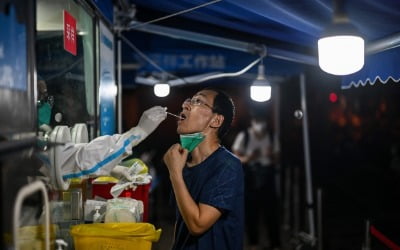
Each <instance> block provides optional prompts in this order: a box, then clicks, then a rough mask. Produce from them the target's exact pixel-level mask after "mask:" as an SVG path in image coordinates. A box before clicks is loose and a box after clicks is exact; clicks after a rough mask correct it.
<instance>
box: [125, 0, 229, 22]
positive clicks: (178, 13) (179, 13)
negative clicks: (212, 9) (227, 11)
mask: <svg viewBox="0 0 400 250" xmlns="http://www.w3.org/2000/svg"><path fill="white" fill-rule="evenodd" d="M220 1H222V0H214V1H210V2H207V3H203V4H201V5H198V6H195V7H193V8H190V9H186V10H182V11H179V12H176V13H172V14H171V15H167V16H164V17H160V18H157V19H154V20H151V21H148V22H145V23H140V24H137V25H133V26H131V27H129V29H133V28H137V27H140V26H143V25H146V24H150V23H155V22H159V21H162V20H165V19H168V18H171V17H174V16H178V15H181V14H185V13H187V12H190V11H193V10H196V9H199V8H203V7H205V6H208V5H210V4H214V3H217V2H220Z"/></svg>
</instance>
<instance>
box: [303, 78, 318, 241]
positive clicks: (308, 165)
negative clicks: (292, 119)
mask: <svg viewBox="0 0 400 250" xmlns="http://www.w3.org/2000/svg"><path fill="white" fill-rule="evenodd" d="M300 91H301V109H302V111H303V144H304V159H305V174H306V200H307V214H308V222H309V223H308V224H309V225H308V226H309V234H310V236H311V237H313V238H314V237H315V228H314V211H313V206H314V201H313V191H312V177H311V161H310V146H309V137H308V118H307V105H306V84H305V75H304V74H301V75H300Z"/></svg>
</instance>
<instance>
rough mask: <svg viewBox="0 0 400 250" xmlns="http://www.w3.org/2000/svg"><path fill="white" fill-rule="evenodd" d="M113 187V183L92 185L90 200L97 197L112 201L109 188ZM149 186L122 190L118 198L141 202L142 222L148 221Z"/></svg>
mask: <svg viewBox="0 0 400 250" xmlns="http://www.w3.org/2000/svg"><path fill="white" fill-rule="evenodd" d="M114 185H115V183H93V184H92V198H94V197H96V196H99V197H102V198H104V199H112V198H114V197H112V195H111V194H110V190H111V188H112V187H113V186H114ZM150 185H151V183H149V184H146V185H138V186H137V188H136V189H135V190H133V189H128V190H124V191H123V192H122V193H121V195H120V196H119V197H130V198H133V199H136V200H141V201H142V202H143V210H144V212H143V221H144V222H148V221H149V192H150Z"/></svg>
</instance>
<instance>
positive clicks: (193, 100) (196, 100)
mask: <svg viewBox="0 0 400 250" xmlns="http://www.w3.org/2000/svg"><path fill="white" fill-rule="evenodd" d="M184 102H186V103H190V105H193V106H200V105H204V106H206V107H208V108H210V109H211V110H212V111H213V112H214V108H213V107H212V106H210V105H209V104H207V103H205V102H204V101H202V100H201V99H199V98H197V97H193V98H187V99H186V100H185V101H184Z"/></svg>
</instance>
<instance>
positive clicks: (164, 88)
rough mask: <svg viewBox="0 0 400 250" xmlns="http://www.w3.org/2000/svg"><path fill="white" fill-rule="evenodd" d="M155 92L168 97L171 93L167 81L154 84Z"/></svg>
mask: <svg viewBox="0 0 400 250" xmlns="http://www.w3.org/2000/svg"><path fill="white" fill-rule="evenodd" d="M154 94H155V95H156V96H158V97H166V96H168V95H169V84H168V83H165V82H160V83H156V84H155V85H154Z"/></svg>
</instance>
